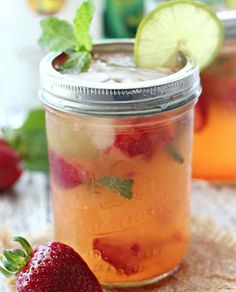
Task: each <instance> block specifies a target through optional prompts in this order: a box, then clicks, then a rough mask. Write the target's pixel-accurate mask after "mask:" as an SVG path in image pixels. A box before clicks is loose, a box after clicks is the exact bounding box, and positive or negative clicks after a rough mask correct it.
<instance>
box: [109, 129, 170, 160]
mask: <svg viewBox="0 0 236 292" xmlns="http://www.w3.org/2000/svg"><path fill="white" fill-rule="evenodd" d="M173 136H174V133H173V129H172V128H171V127H168V126H165V127H163V128H157V129H155V130H152V131H147V129H142V128H140V127H134V128H133V130H131V131H130V132H128V133H118V134H117V135H116V140H115V143H114V145H115V146H116V147H117V148H119V149H120V150H121V152H122V153H123V154H125V155H126V156H127V157H129V158H132V157H135V156H139V155H145V156H146V157H150V156H151V155H152V154H153V152H154V151H155V150H156V149H159V148H161V147H163V146H164V145H165V144H167V143H169V142H170V141H171V140H172V139H173Z"/></svg>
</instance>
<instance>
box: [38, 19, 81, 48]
mask: <svg viewBox="0 0 236 292" xmlns="http://www.w3.org/2000/svg"><path fill="white" fill-rule="evenodd" d="M40 24H41V29H42V35H41V37H40V38H39V41H38V42H39V45H40V46H41V47H42V48H43V49H46V50H48V51H55V52H60V51H62V52H65V51H67V50H72V49H74V48H75V47H76V38H75V35H74V30H73V26H72V25H71V24H70V23H69V22H67V21H64V20H60V19H57V18H56V17H48V18H45V19H43V20H42V21H41V23H40Z"/></svg>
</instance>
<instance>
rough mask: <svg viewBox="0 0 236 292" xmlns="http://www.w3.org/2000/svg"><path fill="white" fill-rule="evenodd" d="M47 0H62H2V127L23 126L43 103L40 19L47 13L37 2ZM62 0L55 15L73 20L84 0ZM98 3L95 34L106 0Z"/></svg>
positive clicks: (97, 35) (94, 26)
mask: <svg viewBox="0 0 236 292" xmlns="http://www.w3.org/2000/svg"><path fill="white" fill-rule="evenodd" d="M44 1H45V2H44ZM46 1H49V2H47V3H52V2H55V3H56V2H58V1H61V0H54V1H53V0H37V1H36V0H32V1H30V0H27V1H21V0H14V1H7V0H5V1H4V0H2V2H3V3H1V4H2V6H1V8H2V9H1V10H0V35H1V45H0V55H1V66H0V80H1V81H0V92H1V97H0V127H1V126H5V125H11V126H13V127H18V126H20V125H21V123H22V121H23V120H24V118H25V115H26V114H27V112H28V111H29V110H30V109H31V108H33V107H37V106H39V105H40V103H39V101H38V98H37V91H38V88H39V76H38V64H39V61H40V60H41V58H42V56H43V55H44V54H45V53H46V52H44V51H42V50H41V49H40V47H39V45H38V38H39V36H40V34H41V29H40V25H39V22H40V20H41V19H42V18H43V17H45V15H42V11H41V10H38V9H36V6H35V5H33V4H34V3H33V2H35V3H36V2H38V3H39V2H41V3H43V2H44V4H47V3H46ZM62 2H64V4H63V5H60V7H59V6H58V7H57V9H59V11H58V12H57V13H56V14H53V15H55V16H57V17H59V18H61V19H66V20H68V21H72V20H73V17H74V15H75V10H76V8H77V7H78V6H79V5H80V3H81V2H82V0H65V1H64V0H62ZM60 3H61V2H60ZM94 3H95V5H96V12H95V17H94V20H93V23H92V30H91V31H92V35H93V37H95V38H99V37H101V35H102V5H101V3H102V0H96V1H94ZM32 5H33V6H32ZM47 7H49V6H47ZM50 7H51V8H52V6H50ZM32 8H33V9H32ZM34 9H35V10H34ZM54 9H55V7H54ZM45 13H46V12H45ZM45 13H44V14H45Z"/></svg>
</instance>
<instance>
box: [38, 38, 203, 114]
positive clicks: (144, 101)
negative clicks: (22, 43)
mask: <svg viewBox="0 0 236 292" xmlns="http://www.w3.org/2000/svg"><path fill="white" fill-rule="evenodd" d="M133 44H134V41H133V40H130V39H121V40H105V41H99V42H96V43H95V44H94V50H95V51H99V50H106V51H108V52H109V51H113V52H114V51H118V52H119V50H122V52H125V51H127V52H132V50H133ZM60 55H61V53H50V54H48V55H47V56H45V57H44V58H43V59H42V61H41V63H40V81H41V90H40V98H41V100H42V102H43V103H44V104H46V105H47V106H49V107H52V108H55V109H58V110H61V111H66V112H72V113H82V114H89V115H100V116H114V115H115V116H134V115H140V114H151V113H152V112H163V111H168V110H172V109H175V108H179V107H181V106H183V105H186V104H189V103H191V102H192V101H194V100H195V99H196V98H197V97H198V96H199V95H200V91H201V86H200V78H199V68H198V66H196V65H195V64H194V62H193V61H192V60H191V58H189V57H188V56H187V57H183V58H184V59H185V66H184V67H183V68H181V69H180V70H179V71H177V72H175V73H172V74H170V75H168V76H165V77H161V78H159V79H154V80H148V81H140V82H127V83H117V84H114V83H112V84H111V83H110V84H109V83H104V82H93V81H84V80H75V79H74V78H69V77H68V76H63V74H62V73H60V72H58V71H57V70H56V69H55V68H54V67H53V61H54V60H55V59H56V58H58V57H59V56H60Z"/></svg>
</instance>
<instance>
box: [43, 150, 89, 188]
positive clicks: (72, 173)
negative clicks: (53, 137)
mask: <svg viewBox="0 0 236 292" xmlns="http://www.w3.org/2000/svg"><path fill="white" fill-rule="evenodd" d="M49 161H50V168H51V175H52V179H53V180H54V181H55V182H56V183H57V184H58V185H59V186H60V187H62V188H64V189H69V188H73V187H76V186H78V185H80V184H82V183H84V182H85V181H87V179H88V172H87V170H85V169H83V168H82V167H81V166H80V164H79V163H73V164H72V163H69V162H68V161H66V160H65V159H64V158H63V157H61V156H60V155H58V154H57V153H56V152H54V151H52V150H51V151H49Z"/></svg>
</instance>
